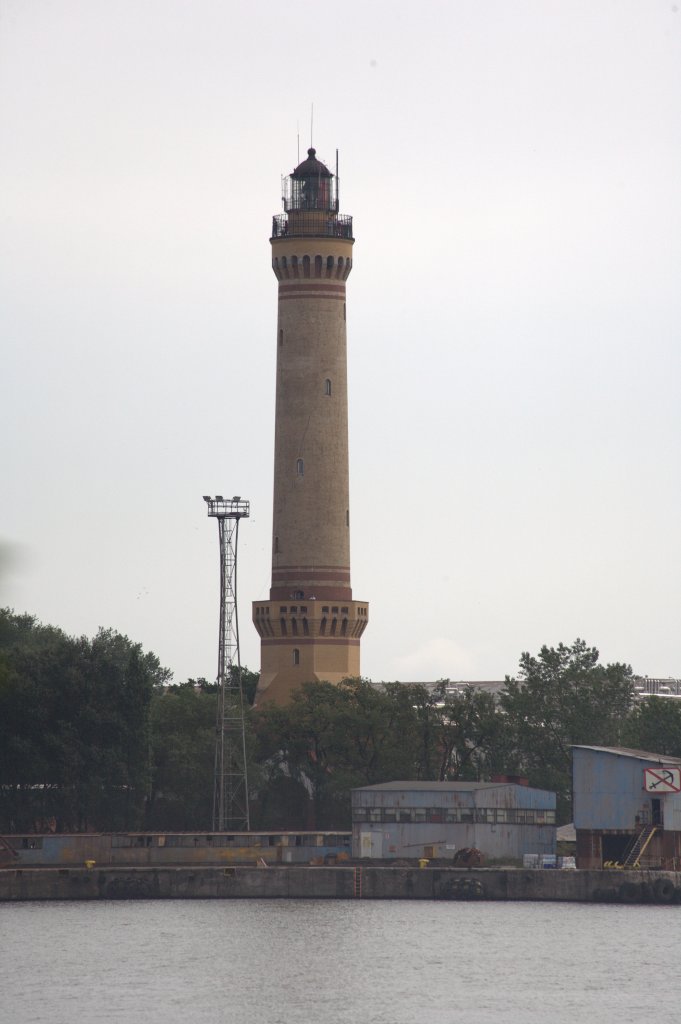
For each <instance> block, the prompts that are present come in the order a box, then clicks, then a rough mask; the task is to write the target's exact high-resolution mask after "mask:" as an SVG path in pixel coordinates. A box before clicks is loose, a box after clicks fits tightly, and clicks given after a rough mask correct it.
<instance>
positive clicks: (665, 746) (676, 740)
mask: <svg viewBox="0 0 681 1024" xmlns="http://www.w3.org/2000/svg"><path fill="white" fill-rule="evenodd" d="M624 738H625V742H626V743H627V745H628V746H630V747H634V748H635V749H638V750H648V751H650V752H651V753H653V754H667V755H669V756H670V757H681V704H680V703H679V702H678V701H676V700H674V699H672V698H667V697H646V698H645V699H644V700H642V701H640V702H639V703H638V704H637V705H636V706H635V707H634V709H633V711H632V713H631V715H630V716H629V720H628V721H627V724H626V728H625V735H624Z"/></svg>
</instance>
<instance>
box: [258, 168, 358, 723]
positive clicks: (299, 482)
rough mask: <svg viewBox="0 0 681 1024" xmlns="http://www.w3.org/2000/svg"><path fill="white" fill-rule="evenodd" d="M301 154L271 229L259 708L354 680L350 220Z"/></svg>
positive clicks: (334, 191)
mask: <svg viewBox="0 0 681 1024" xmlns="http://www.w3.org/2000/svg"><path fill="white" fill-rule="evenodd" d="M337 172H338V168H337V167H336V175H335V176H334V175H333V174H332V173H331V172H330V171H329V169H328V168H327V167H325V166H324V164H323V163H321V161H320V160H318V159H317V157H316V154H315V150H314V149H309V150H308V155H307V159H306V160H303V162H302V163H301V164H300V165H299V166H298V167H296V169H295V170H294V171H293V173H292V174H290V175H289V176H288V177H287V178H285V179H284V195H283V204H284V213H282V214H279V215H278V216H275V217H274V218H273V221H272V238H271V243H272V268H273V270H274V273H275V275H276V277H277V281H278V285H279V315H278V321H277V391H276V393H277V404H276V425H275V441H274V448H275V451H274V515H273V529H272V586H271V589H270V599H269V601H256V602H254V604H253V621H254V623H255V628H256V629H257V630H258V633H259V634H260V637H261V663H260V666H261V667H260V682H259V684H258V692H257V698H256V700H257V703H258V704H263V703H265V702H268V701H274V702H276V703H278V704H283V703H286V701H288V699H289V696H290V694H291V691H292V690H294V689H295V688H296V687H298V686H300V685H301V683H305V682H310V681H313V680H326V681H327V682H331V683H337V682H340V681H341V679H344V678H346V677H347V676H358V675H359V674H360V668H359V642H360V637H361V635H362V633H363V632H364V629H365V628H366V625H367V621H368V611H369V610H368V605H367V603H366V601H353V599H352V589H351V587H350V503H349V487H348V389H347V355H346V330H345V320H346V305H345V282H346V280H347V278H348V275H349V273H350V270H351V269H352V246H353V235H352V217H349V216H347V215H343V214H341V213H339V212H338V206H339V204H338V173H337Z"/></svg>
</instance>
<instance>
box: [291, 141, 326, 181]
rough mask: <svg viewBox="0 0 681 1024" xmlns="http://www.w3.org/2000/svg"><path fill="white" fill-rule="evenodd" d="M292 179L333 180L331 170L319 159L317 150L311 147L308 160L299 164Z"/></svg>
mask: <svg viewBox="0 0 681 1024" xmlns="http://www.w3.org/2000/svg"><path fill="white" fill-rule="evenodd" d="M291 177H292V178H313V177H317V178H332V177H333V175H332V173H331V171H330V170H329V168H328V167H327V166H326V165H325V164H323V163H322V162H321V160H318V159H317V150H316V149H313V148H312V147H310V148H309V149H308V151H307V160H303V162H302V163H301V164H298V166H297V167H296V169H295V171H294V172H293V174H292V175H291Z"/></svg>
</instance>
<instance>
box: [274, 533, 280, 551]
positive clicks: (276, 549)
mask: <svg viewBox="0 0 681 1024" xmlns="http://www.w3.org/2000/svg"><path fill="white" fill-rule="evenodd" d="M274 553H275V555H278V554H279V538H278V537H275V538H274Z"/></svg>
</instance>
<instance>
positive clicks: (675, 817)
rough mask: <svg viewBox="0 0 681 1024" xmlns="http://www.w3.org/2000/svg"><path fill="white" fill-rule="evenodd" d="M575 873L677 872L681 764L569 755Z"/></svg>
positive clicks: (607, 753) (605, 750)
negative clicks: (583, 870)
mask: <svg viewBox="0 0 681 1024" xmlns="http://www.w3.org/2000/svg"><path fill="white" fill-rule="evenodd" d="M572 777H573V804H574V823H575V829H576V832H577V867H578V868H601V867H637V866H640V867H642V868H651V869H652V868H659V869H662V870H667V871H678V870H680V869H681V758H678V757H667V756H666V755H662V754H653V753H650V752H648V751H646V750H629V749H628V748H625V747H595V746H594V747H591V746H576V747H573V749H572Z"/></svg>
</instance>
